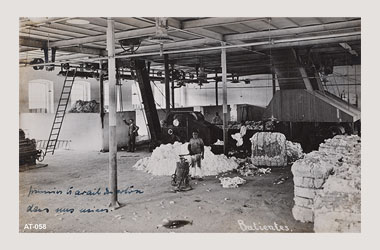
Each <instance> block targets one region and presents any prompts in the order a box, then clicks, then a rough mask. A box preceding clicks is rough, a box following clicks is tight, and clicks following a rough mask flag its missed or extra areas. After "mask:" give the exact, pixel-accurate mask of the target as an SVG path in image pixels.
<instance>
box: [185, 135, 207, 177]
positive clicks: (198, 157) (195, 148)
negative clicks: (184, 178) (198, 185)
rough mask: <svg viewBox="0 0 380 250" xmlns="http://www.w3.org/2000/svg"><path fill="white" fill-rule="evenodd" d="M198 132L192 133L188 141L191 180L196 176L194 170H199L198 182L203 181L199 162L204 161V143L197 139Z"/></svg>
mask: <svg viewBox="0 0 380 250" xmlns="http://www.w3.org/2000/svg"><path fill="white" fill-rule="evenodd" d="M198 136H199V133H198V131H193V137H192V138H191V139H190V142H189V145H188V150H189V154H190V157H191V167H192V174H191V178H192V179H195V176H196V169H197V167H198V168H199V179H198V180H200V181H202V180H203V171H202V166H201V161H202V159H204V153H205V150H204V143H203V140H202V138H199V137H198Z"/></svg>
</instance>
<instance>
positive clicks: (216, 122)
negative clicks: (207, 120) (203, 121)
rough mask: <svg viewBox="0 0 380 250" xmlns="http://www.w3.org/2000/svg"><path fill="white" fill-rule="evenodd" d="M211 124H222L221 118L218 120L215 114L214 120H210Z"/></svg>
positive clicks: (217, 114) (218, 117) (217, 115)
mask: <svg viewBox="0 0 380 250" xmlns="http://www.w3.org/2000/svg"><path fill="white" fill-rule="evenodd" d="M212 123H213V124H223V120H222V118H220V116H219V113H218V112H216V113H215V116H214V118H212Z"/></svg>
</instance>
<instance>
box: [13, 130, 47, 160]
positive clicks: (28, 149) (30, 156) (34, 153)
mask: <svg viewBox="0 0 380 250" xmlns="http://www.w3.org/2000/svg"><path fill="white" fill-rule="evenodd" d="M43 157H44V154H43V152H42V151H41V150H38V149H36V141H35V140H34V139H29V138H25V133H24V131H23V130H22V129H19V165H20V166H25V165H26V166H33V165H36V160H38V161H42V160H43Z"/></svg>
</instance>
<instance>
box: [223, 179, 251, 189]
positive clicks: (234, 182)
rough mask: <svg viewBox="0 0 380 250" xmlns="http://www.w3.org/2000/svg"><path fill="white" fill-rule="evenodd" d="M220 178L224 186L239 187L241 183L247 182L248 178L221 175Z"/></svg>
mask: <svg viewBox="0 0 380 250" xmlns="http://www.w3.org/2000/svg"><path fill="white" fill-rule="evenodd" d="M219 180H220V184H222V187H223V188H237V187H239V185H242V184H244V183H245V182H246V180H244V179H243V178H240V177H234V178H230V177H221V178H219Z"/></svg>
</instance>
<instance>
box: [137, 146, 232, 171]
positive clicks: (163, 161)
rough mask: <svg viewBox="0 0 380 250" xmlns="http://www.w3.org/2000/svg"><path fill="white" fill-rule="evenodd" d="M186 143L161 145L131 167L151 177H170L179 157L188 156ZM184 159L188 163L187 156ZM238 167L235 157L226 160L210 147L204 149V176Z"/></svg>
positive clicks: (188, 158)
mask: <svg viewBox="0 0 380 250" xmlns="http://www.w3.org/2000/svg"><path fill="white" fill-rule="evenodd" d="M187 145H188V143H184V144H182V143H180V142H175V143H174V144H163V145H161V146H160V147H158V148H156V149H155V150H154V151H153V153H152V155H151V156H150V157H146V158H143V159H141V160H139V161H138V162H136V164H135V165H134V166H133V167H134V168H136V169H138V170H143V171H145V172H148V173H150V174H153V175H168V176H170V175H172V174H173V173H174V172H175V169H176V162H178V161H179V155H185V154H188V153H189V152H188V149H187ZM185 158H186V159H187V160H188V161H190V157H189V156H185ZM237 167H238V163H237V162H236V158H235V157H231V158H227V157H226V156H225V155H215V154H213V153H212V152H211V148H210V147H205V153H204V159H203V160H202V169H203V174H204V175H205V176H210V175H217V174H219V173H223V172H227V171H231V170H233V169H236V168H237Z"/></svg>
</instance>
